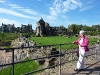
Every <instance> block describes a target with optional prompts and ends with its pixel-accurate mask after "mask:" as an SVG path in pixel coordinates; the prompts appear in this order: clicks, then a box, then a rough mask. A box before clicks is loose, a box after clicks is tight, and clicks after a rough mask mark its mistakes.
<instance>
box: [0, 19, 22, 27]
mask: <svg viewBox="0 0 100 75" xmlns="http://www.w3.org/2000/svg"><path fill="white" fill-rule="evenodd" d="M2 23H4V24H15V27H20V26H21V23H19V22H17V21H15V20H10V19H7V18H0V24H2Z"/></svg>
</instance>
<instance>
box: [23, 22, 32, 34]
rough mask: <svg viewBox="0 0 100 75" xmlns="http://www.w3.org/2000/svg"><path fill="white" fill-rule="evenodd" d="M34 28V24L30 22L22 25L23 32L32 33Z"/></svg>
mask: <svg viewBox="0 0 100 75" xmlns="http://www.w3.org/2000/svg"><path fill="white" fill-rule="evenodd" d="M32 32H33V29H32V25H31V24H28V25H23V24H22V25H21V33H32Z"/></svg>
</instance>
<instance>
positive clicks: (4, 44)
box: [0, 41, 11, 46]
mask: <svg viewBox="0 0 100 75" xmlns="http://www.w3.org/2000/svg"><path fill="white" fill-rule="evenodd" d="M7 45H11V41H8V42H4V43H0V46H7Z"/></svg>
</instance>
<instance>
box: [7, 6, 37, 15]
mask: <svg viewBox="0 0 100 75" xmlns="http://www.w3.org/2000/svg"><path fill="white" fill-rule="evenodd" d="M7 5H8V6H10V7H11V8H14V9H17V10H22V11H23V12H26V13H28V14H32V15H37V14H38V13H37V12H35V11H33V10H32V9H27V8H25V7H21V6H19V5H16V4H7Z"/></svg>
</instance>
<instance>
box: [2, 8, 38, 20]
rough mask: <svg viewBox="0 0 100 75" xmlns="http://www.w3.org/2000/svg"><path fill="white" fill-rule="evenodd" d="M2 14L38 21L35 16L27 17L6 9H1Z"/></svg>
mask: <svg viewBox="0 0 100 75" xmlns="http://www.w3.org/2000/svg"><path fill="white" fill-rule="evenodd" d="M0 13H5V14H9V15H13V16H16V17H22V18H27V19H33V20H37V19H36V17H33V16H27V15H24V14H21V13H18V12H15V11H12V10H9V9H5V8H0Z"/></svg>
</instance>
